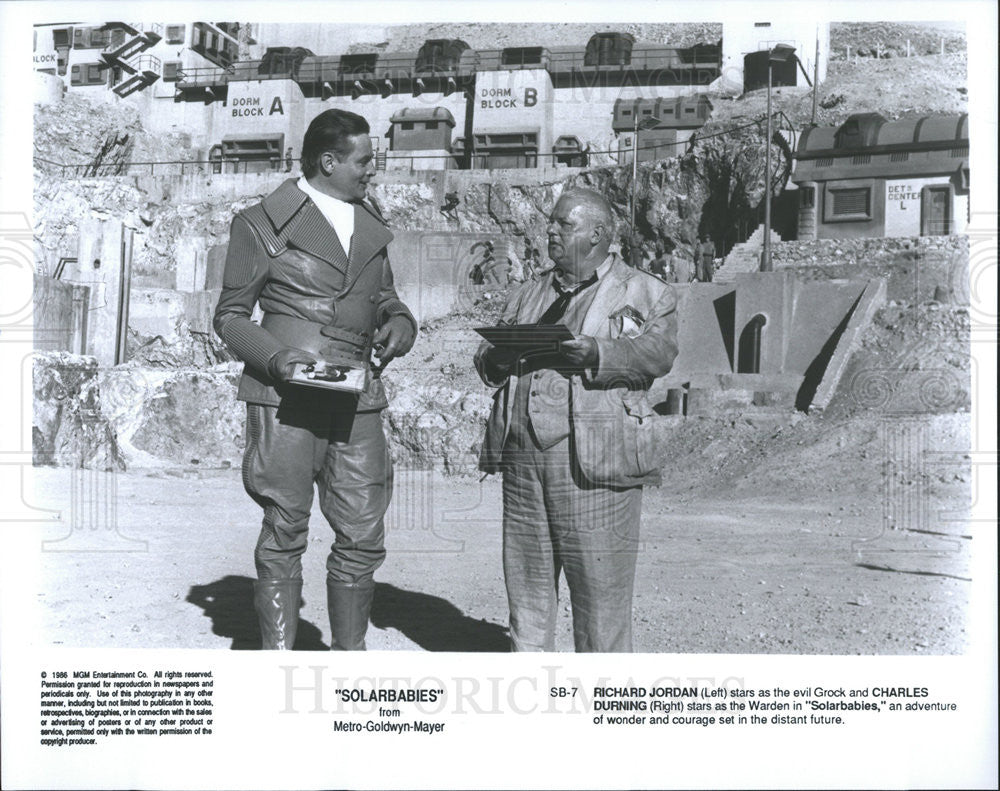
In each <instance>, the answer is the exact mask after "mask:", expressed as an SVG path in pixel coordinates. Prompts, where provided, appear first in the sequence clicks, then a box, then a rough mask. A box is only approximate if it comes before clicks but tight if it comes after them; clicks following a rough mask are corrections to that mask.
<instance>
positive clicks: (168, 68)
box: [163, 60, 181, 82]
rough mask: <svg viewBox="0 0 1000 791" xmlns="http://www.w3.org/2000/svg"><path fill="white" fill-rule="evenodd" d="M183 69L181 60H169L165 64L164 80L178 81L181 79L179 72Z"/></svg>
mask: <svg viewBox="0 0 1000 791" xmlns="http://www.w3.org/2000/svg"><path fill="white" fill-rule="evenodd" d="M180 70H181V62H180V61H179V60H168V61H165V62H164V64H163V81H164V82H177V81H179V80H180V76H179V75H178V73H177V72H179V71H180Z"/></svg>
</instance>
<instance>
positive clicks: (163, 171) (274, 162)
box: [34, 111, 794, 177]
mask: <svg viewBox="0 0 1000 791" xmlns="http://www.w3.org/2000/svg"><path fill="white" fill-rule="evenodd" d="M775 115H777V116H778V117H780V118H782V119H783V120H785V121H786V122H787V123H788V124H789V126H792V128H794V126H793V125H792V124H791V121H790V119H788V118H787V116H785V115H784V113H782V112H781V111H776V112H775ZM765 120H766V116H763V115H762V116H761V117H759V118H754V119H752V120H750V121H747V122H745V123H742V124H739V125H738V126H733V127H729V128H727V129H722V130H719V131H717V132H712V133H710V134H705V135H692V136H691V137H690V138H688V139H686V140H679V141H676V142H669V141H654V142H651V143H646V144H645V145H641V146H639V147H638V148H637V149H636V150H637V151H638V153H639V156H640V159H639V161H640V162H655V161H657V160H660V159H668V158H671V157H675V156H677V155H678V154H680V153H682V151H681V149H686V148H690V147H693V146H694V145H696V144H697V143H698V141H700V140H709V139H711V138H715V137H722V136H725V135H728V134H732V133H733V132H737V131H740V130H742V129H746V128H749V127H751V126H758V125H760V124H761V123H763V122H764V121H765ZM380 153H382V152H380ZM384 153H385V154H386V157H385V164H386V167H385V170H387V171H391V170H403V169H404V168H400V167H395V165H396V164H397V163H400V162H406V163H408V169H409V170H443V169H459V163H460V162H461V160H462V158H463V154H462V153H450V154H412V155H411V154H406V153H404V152H400V151H387V152H384ZM631 153H632V149H631V148H623V149H602V150H594V149H584V150H582V151H569V150H565V151H558V152H551V153H548V152H537V153H536V152H533V151H526V152H524V153H523V156H524V157H525V158H531V159H533V160H534V161H535V164H534V165H533V166H531V167H533V168H537V167H546V166H553V165H555V164H557V163H558V160H560V159H564V160H566V159H569V160H580V159H581V158H582V159H584V160H585V161H586V163H587V164H586V165H583V167H613V166H622V165H629V164H631V162H632V157H631ZM646 154H649V156H645V155H646ZM508 156H510V155H508ZM489 157H490V154H489V153H488V152H484V151H476V152H474V153H473V157H472V160H473V162H472V164H473V168H472V169H473V170H509V169H511V168H490V167H488V164H489ZM380 159H381V157H380ZM595 160H596V161H595ZM602 160H603V161H602ZM34 163H35V166H36V168H37V169H38V170H41V171H43V172H49V173H55V174H58V175H61V176H63V177H82V176H84V175H86V174H87V171H93V170H94V169H95V164H94V163H85V164H77V163H65V162H56V161H54V160H51V159H45V158H44V157H39V156H35V157H34ZM300 163H301V160H300V159H298V158H291V157H284V156H280V157H279V156H275V157H271V158H268V159H239V160H237V159H187V160H160V161H155V162H129V163H124V164H118V163H114V164H111V163H109V164H108V165H107V167H106V170H107V172H103V173H102V172H101V169H102V168H104V166H102V165H100V164H99V163H98V164H97V170H98V177H101V176H105V177H106V176H116V175H148V176H155V175H161V176H163V175H186V174H189V173H190V174H194V173H216V174H218V173H261V174H262V175H269V174H273V173H276V172H281V171H282V170H284V171H285V172H292V171H295V172H298V170H297V166H298V165H299V164H300ZM435 163H436V164H437V165H438V166H437V167H434V164H435ZM112 169H114V170H115V172H111V171H112Z"/></svg>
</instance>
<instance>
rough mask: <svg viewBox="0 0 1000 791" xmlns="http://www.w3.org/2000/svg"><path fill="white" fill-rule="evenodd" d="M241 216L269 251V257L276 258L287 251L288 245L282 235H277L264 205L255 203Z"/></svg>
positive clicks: (240, 214)
mask: <svg viewBox="0 0 1000 791" xmlns="http://www.w3.org/2000/svg"><path fill="white" fill-rule="evenodd" d="M239 216H240V217H242V218H243V219H244V220H246V222H247V224H248V225H249V226H250V227H251V228H252V229H253V230H254V232H255V233H256V234H257V238H258V239H259V240H260V243H261V244H262V245H263V246H264V249H265V250H267V253H268V255H270V256H272V257H273V256H276V255H280V254H281V253H283V252H284V251H285V249H286V248H287V245H286V244H285V240H284V239H282V237H281V235H280V234H278V233H276V232H275V230H274V225H273V224H272V223H271V218H270V217H268V215H267V211H266V210H265V209H264V204H263V203H255V204H254V205H253V206H248V207H247V208H246V209H244V210H243V211H241V212H240V213H239Z"/></svg>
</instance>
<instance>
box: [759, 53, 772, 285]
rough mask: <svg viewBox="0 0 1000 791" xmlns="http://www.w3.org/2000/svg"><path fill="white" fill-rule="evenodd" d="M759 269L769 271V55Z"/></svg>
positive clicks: (769, 61)
mask: <svg viewBox="0 0 1000 791" xmlns="http://www.w3.org/2000/svg"><path fill="white" fill-rule="evenodd" d="M760 271H761V272H770V271H771V57H770V55H768V58H767V139H766V140H765V141H764V249H763V251H761V255H760Z"/></svg>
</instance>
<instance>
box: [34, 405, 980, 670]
mask: <svg viewBox="0 0 1000 791" xmlns="http://www.w3.org/2000/svg"><path fill="white" fill-rule="evenodd" d="M956 420H958V418H955V417H953V416H945V417H941V418H938V419H936V420H932V421H931V422H930V424H929V428H928V431H929V432H930V433H932V434H934V436H935V437H936V438H937V441H938V442H939V443H940V442H941V441H942V438H943V437H947V436H952V438H953V440H954V442H955V444H956V446H957V447H963V444H962V443H963V442H965V440H964V439H963V438H962V437H961V436H960V435H961V431H958V432H957V433H956V429H955V421H956ZM963 422H964V421H963V420H959V424H961V423H963ZM688 423H689V424H690V423H692V421H688ZM806 423H807V424H808V421H806ZM942 424H943V429H942ZM713 425H714V424H713ZM800 425H801V421H800ZM708 428H709V426H708V425H705V426H702V427H701V429H702V430H708ZM780 428H781V427H779V429H780ZM773 430H774V429H773V427H769V428H768V429H767V433H768V435H770V433H771V432H772V431H773ZM730 431H735V428H734V427H730ZM810 431H811V432H813V433H816V429H815V428H814V427H810V426H808V425H807V426H806V428H803V429H800V428H798V427H796V426H785V427H784V429H783V432H784V433H785V434H787V435H789V437H790V439H789V440H788V442H789V443H790V444H791V445H796V443H797V445H798V446H800V447H802V446H804V447H806V448H807V450H808V452H809V453H810V454H811V455H812V456H813V458H816V459H822V458H823V457H824V454H830V453H833V454H834V455H835V453H836V452H835V451H831V450H830V448H827V447H826V446H824V445H823V444H822V442H819V438H820V437H819V435H822V440H823V442H825V441H830V442H832V443H833V445H832V447H833V448H836V442H837V436H838V434H837V432H836V430H835V427H834V431H833V432H832V433H831V432H830V431H822V432H819V434H818V435H817V437H816V438H815V439H816V440H817V442H818V444H813V445H812V446H811V447H810V444H809V442H808V440H807V437H808V436H809V432H810ZM779 433H782V432H781V431H779ZM795 436H798V437H799V438H798V439H795V438H794V437H795ZM852 436H854V437H862V438H863V437H864V432H853V434H852ZM831 437H832V438H833V439H830V438H831ZM679 439H680V437H678V440H679ZM841 440H842V437H841ZM880 442H884V437H883V438H882V439H879V437H878V432H877V431H874V430H873V431H872V433H871V435H870V436H868V438H867V439H855V440H852V443H851V446H850V447H849V448H848V449H847V450H848V451H849V452H851V453H865V454H867V453H869V452H871V451H872V450H873V449H874V448H877V447H878V446H879V443H880ZM843 444H844V443H843V441H841V446H843ZM726 446H727V447H730V448H732V447H734V445H733V443H732V442H731V441H727V442H726ZM964 446H965V447H967V445H964ZM939 447H940V444H939ZM865 448H867V450H865ZM706 451H707V456H706V454H705V452H706ZM678 453H681V454H683V453H684V451H683V448H682V447H681V446H680V444H679V445H678ZM713 453H714V451H713V450H712V449H711V448H709V447H701V448H700V451H699V455H701V456H703V457H705V458H709V459H711V457H712V455H713ZM734 455H739V454H734ZM837 464H838V465H840V466H841V468H842V469H845V467H844V466H843V465H842V464H841V463H840V461H838V462H837ZM814 466H820V467H821V466H822V464H819V465H814ZM721 467H725V465H724V464H722V463H721V462H720V469H721ZM793 468H794V459H792V460H790V461H789V462H788V464H787V467H786V468H785V469H769V470H768V475H767V476H765V477H766V478H767V479H769V480H771V482H772V483H771V485H764V483H763V482H764V481H765V478H761V477H760V476H759V475H758V476H757V477H756V479H755V477H754V475H753V474H752V473H751V472H748V471H747V470H745V469H741V470H739V471H738V475H737V477H735V478H734V477H733V476H727V475H725V474H723V473H722V472H720V473H719V474H718V476H717V477H716V479H714V480H713V481H712V483H710V484H708V485H706V486H704V487H699V486H696V485H694V484H693V483H692V482H691V481H690V480H684V479H683V478H670V477H668V478H667V480H666V481H665V484H664V485H663V486H662V487H658V488H647V489H646V491H645V495H644V502H643V522H642V535H641V548H640V553H639V558H638V573H637V580H636V592H635V603H634V625H635V648H636V650H637V651H644V652H671V653H688V652H695V653H730V652H731V653H790V654H917V655H919V654H949V653H961V652H963V651H964V650H965V648H966V628H965V627H966V624H965V617H966V613H967V610H968V595H969V587H970V580H969V573H968V556H969V551H970V545H971V543H972V542H971V540H970V539H969V537H968V536H967V535H965V534H966V532H967V525H966V524H965V521H964V519H962V518H961V514H963V513H965V511H966V509H967V505H968V502H969V499H968V477H967V474H966V473H961V472H960V473H958V474H954V475H952V474H948V475H939V476H937V478H933V479H928V480H925V481H920V480H918V479H916V478H914V477H913V476H910V478H909V482H908V483H905V486H906V487H908V488H909V489H912V492H913V493H914V494H915V495H916V498H915V499H914V498H912V497H911V501H912V502H913V503H918V504H919V503H923V504H924V505H925V506H926V507H927V508H929V509H930V510H929V512H928V513H931V514H936V515H938V516H940V515H942V514H945V515H947V514H956V513H957V514H958V517H952V518H953V519H956V521H953V522H947V520H946V521H944V522H941V520H940V519H938V520H937V523H936V524H934V525H931V528H930V529H926V528H927V525H926V524H925V523H924V522H920V520H919V519H917V518H916V517H914V518H913V520H912V521H910V522H908V523H907V525H906V526H904V527H902V528H900V527H899V526H894V525H893V524H892V523H891V522H890V521H889V517H892V515H893V509H894V508H895V510H896V511H899V507H898V506H892V503H891V502H888V505H887V497H884V496H880V495H879V494H878V492H879V487H880V484H879V483H878V481H877V478H878V475H877V474H876V475H875V476H872V475H870V474H867V473H866V472H865V470H864V469H863V468H859V469H858V470H857V476H856V478H855V479H853V480H852V479H851V478H850V477H848V478H845V479H844V480H843V481H842V482H841V483H842V484H843V485H832V483H833V482H831V485H830V486H818V485H816V484H815V482H810V480H809V476H808V475H806V476H805V477H804V478H802V477H799V476H798V474H797V472H796V471H795V470H794V469H793ZM33 474H34V500H33V502H32V504H33V505H34V506H35V507H38V508H47V509H57V511H58V519H57V520H56V521H54V522H53V524H52V525H49V526H45V527H43V528H41V530H40V539H41V540H42V542H43V543H42V552H41V553H40V562H41V580H42V590H40V591H39V593H38V601H39V604H40V608H41V614H40V615H41V623H42V627H43V628H42V629H41V631H40V634H39V640H40V642H41V644H43V645H52V644H55V645H68V646H81V647H83V646H99V647H112V646H114V647H134V648H161V647H182V648H216V649H253V648H255V647H257V646H258V645H259V634H258V632H257V626H256V623H255V618H254V616H253V609H252V604H251V582H252V578H253V561H252V549H253V545H254V542H255V540H256V535H257V531H258V528H259V520H260V514H259V510H258V509H257V507H256V506H255V505H254V504H253V503H252V502H251V501H250V499H249V498H248V497H247V496H246V495H245V494H244V492H243V490H242V486H241V483H240V477H239V473H238V471H235V470H215V471H207V470H200V471H183V470H175V471H172V472H163V471H160V472H156V473H150V474H143V473H141V472H128V473H104V472H94V471H90V470H70V469H51V468H41V469H36V470H34V473H33ZM891 476H892V473H890V478H889V479H886V481H883V482H882V484H883V485H882V490H884V491H891V490H893V489H892V486H890V485H889V484H888V483H887V481H891V480H892V477H891ZM782 477H785V478H786V480H787V485H786V486H784V487H781V486H775V485H774V481H778V482H780V481H781V479H782ZM873 477H874V478H875V479H876V480H875V481H874V482H872V481H871V479H872V478H873ZM737 478H738V479H739V480H741V481H742V482H743V484H742V485H739V484H737V483H735V482H734V481H736V480H737ZM755 480H756V483H755ZM866 480H868V481H869V484H868V485H866V484H865V481H866ZM887 487H888V488H887ZM782 490H784V491H785V492H786V494H785V495H784V496H782V495H781V494H780V492H781V491H782ZM893 496H896V495H893ZM890 499H891V498H890ZM904 500H905V498H904ZM886 515H887V516H886ZM897 515H898V514H897ZM500 519H501V497H500V481H499V478H497V477H496V476H494V477H490V478H487V479H486V480H484V481H479V480H478V479H477V478H473V477H469V476H466V477H455V476H452V477H444V476H443V475H442V474H440V473H435V472H426V471H416V472H414V471H407V470H401V471H399V472H398V474H397V481H396V494H395V496H394V500H393V505H392V507H391V509H390V512H389V515H388V522H387V524H388V537H387V546H388V558H387V560H386V562H385V564H384V566H383V567H382V568H381V569H380V571H379V572H378V574H377V581H378V589H377V594H376V601H375V606H374V611H373V614H372V623H373V627H372V629H371V630H370V631H369V638H368V646H369V648H370V649H376V650H428V651H441V650H446V651H504V650H506V649H507V642H506V631H505V630H506V619H507V609H506V598H505V593H504V586H503V578H502V571H501V565H500ZM932 521H933V520H932ZM949 524H950V525H951V527H948V525H949ZM921 525H923V527H922V526H921ZM942 525H944V526H943V527H942ZM330 540H331V536H330V532H329V529H328V528H327V526H326V524H325V522H324V520H323V518H322V515H321V514H320V513H319V510H318V508H315V509H314V512H313V518H312V529H311V538H310V547H309V551H308V552H307V554H306V558H305V578H306V584H305V589H304V593H303V596H304V600H305V604H304V607H303V610H302V619H303V621H302V625H301V628H300V632H299V639H298V642H297V646H296V647H297V648H299V649H323V648H325V647H326V646H327V645H328V640H329V628H328V625H327V623H326V613H325V593H324V587H323V586H324V582H323V575H324V567H323V564H324V560H325V555H326V551H327V545H328V542H329V541H330ZM557 646H558V648H559V650H572V623H571V615H570V611H569V600H568V595H567V591H566V590H565V586H563V590H562V591H561V596H560V620H559V633H558V641H557Z"/></svg>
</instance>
